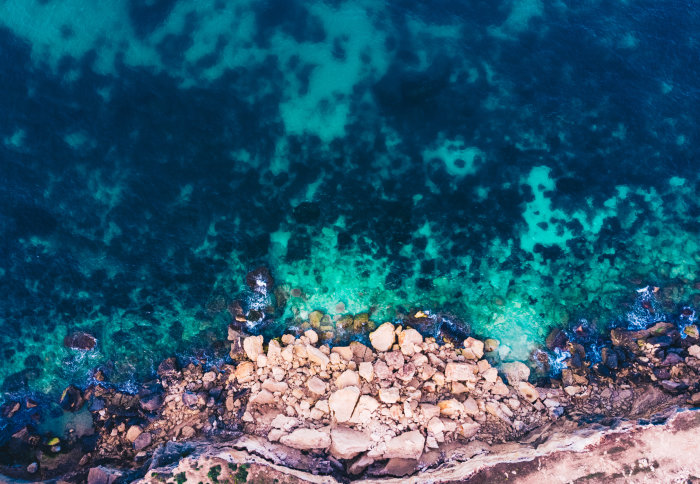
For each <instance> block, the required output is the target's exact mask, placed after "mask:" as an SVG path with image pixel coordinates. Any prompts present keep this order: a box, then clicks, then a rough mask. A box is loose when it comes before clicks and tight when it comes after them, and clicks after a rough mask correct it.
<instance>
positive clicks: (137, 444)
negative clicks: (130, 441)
mask: <svg viewBox="0 0 700 484" xmlns="http://www.w3.org/2000/svg"><path fill="white" fill-rule="evenodd" d="M151 440H152V436H151V434H150V433H149V432H143V433H141V434H139V436H138V437H136V440H134V450H141V449H144V448H146V447H148V446H149V445H151Z"/></svg>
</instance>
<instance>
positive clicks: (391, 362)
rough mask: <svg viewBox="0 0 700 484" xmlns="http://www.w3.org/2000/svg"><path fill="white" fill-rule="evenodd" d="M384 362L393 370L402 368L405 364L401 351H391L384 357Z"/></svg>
mask: <svg viewBox="0 0 700 484" xmlns="http://www.w3.org/2000/svg"><path fill="white" fill-rule="evenodd" d="M384 361H386V364H387V365H388V366H389V368H391V369H392V370H397V369H399V368H401V367H402V366H403V364H404V361H405V360H404V357H403V354H402V353H401V352H400V351H390V352H388V353H386V354H385V355H384Z"/></svg>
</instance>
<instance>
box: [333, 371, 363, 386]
mask: <svg viewBox="0 0 700 484" xmlns="http://www.w3.org/2000/svg"><path fill="white" fill-rule="evenodd" d="M335 386H336V387H338V388H345V387H359V386H360V377H359V375H358V374H357V372H356V371H353V370H345V371H344V372H343V373H341V374H340V376H339V377H338V378H336V380H335Z"/></svg>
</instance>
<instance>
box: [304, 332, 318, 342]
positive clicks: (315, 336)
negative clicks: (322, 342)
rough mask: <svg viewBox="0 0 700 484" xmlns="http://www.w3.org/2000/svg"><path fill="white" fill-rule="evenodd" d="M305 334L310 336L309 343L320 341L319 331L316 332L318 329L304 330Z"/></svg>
mask: <svg viewBox="0 0 700 484" xmlns="http://www.w3.org/2000/svg"><path fill="white" fill-rule="evenodd" d="M304 336H306V337H307V338H309V343H311V344H312V345H315V344H316V343H318V333H316V331H314V330H313V329H307V330H306V331H304Z"/></svg>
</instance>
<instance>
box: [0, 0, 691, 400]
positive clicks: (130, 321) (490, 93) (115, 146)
mask: <svg viewBox="0 0 700 484" xmlns="http://www.w3.org/2000/svg"><path fill="white" fill-rule="evenodd" d="M699 61H700V14H698V10H697V9H696V8H695V6H694V4H692V3H691V2H686V1H661V2H660V1H647V0H639V1H637V0H629V1H617V2H603V1H584V2H581V1H566V0H565V1H557V2H544V1H541V0H510V1H482V0H473V1H468V2H467V1H465V2H458V1H454V0H449V1H445V0H431V1H426V2H408V1H394V2H379V1H376V0H375V1H345V2H343V1H336V0H329V1H307V2H300V1H293V0H271V1H263V0H255V1H248V0H237V1H221V0H198V1H195V0H131V1H129V0H104V1H100V2H94V1H86V0H0V66H1V67H2V70H1V71H0V87H1V89H0V113H1V115H0V230H1V233H2V243H1V244H0V294H1V296H0V361H1V362H2V363H1V364H0V392H1V393H2V394H3V395H4V396H7V395H14V394H17V393H23V392H43V393H49V394H52V393H55V392H60V391H61V390H62V389H63V387H64V386H65V385H66V384H67V383H69V382H75V383H84V382H85V381H87V380H88V379H89V377H90V371H91V369H93V368H95V367H97V366H102V367H103V368H105V369H106V371H107V372H108V373H109V376H110V379H111V380H112V381H113V382H115V383H118V384H121V385H128V384H129V382H132V381H133V380H134V379H135V378H143V377H145V376H147V375H149V374H150V373H152V372H153V369H154V365H157V363H158V361H159V360H160V359H162V358H164V357H167V356H170V355H172V354H173V353H176V354H179V355H181V356H184V357H187V356H202V355H204V356H208V357H217V355H221V354H225V348H224V347H223V345H222V342H221V341H222V338H223V337H224V335H225V331H226V327H227V325H228V323H229V322H230V321H231V312H230V311H229V310H228V308H233V307H234V305H235V303H234V301H239V302H240V306H241V308H242V310H243V311H244V312H247V311H249V310H251V309H253V310H256V311H258V312H260V313H261V314H262V316H263V320H262V321H260V322H258V323H256V324H252V325H251V326H250V328H249V330H251V331H254V332H266V334H270V335H273V334H280V333H281V332H282V331H285V330H286V329H288V328H293V327H297V326H298V325H299V322H300V321H301V320H304V319H305V318H307V317H308V314H309V312H310V311H312V310H322V311H324V312H327V313H329V314H330V315H331V316H332V317H333V318H335V319H338V318H339V317H341V316H342V315H343V314H349V313H350V314H354V313H361V312H371V316H370V317H371V318H372V319H373V320H375V321H378V322H382V321H384V320H392V319H394V318H397V317H400V316H401V315H402V314H406V313H407V312H409V311H412V310H417V309H421V310H423V311H426V312H429V313H430V314H440V315H441V317H443V318H448V319H449V320H450V321H451V322H452V323H453V324H454V325H456V326H458V327H460V328H463V329H464V330H465V331H472V332H474V333H475V334H478V335H481V336H492V337H496V338H498V339H500V340H501V341H502V344H503V345H504V346H506V347H508V348H509V349H510V353H509V354H508V355H505V356H506V357H508V358H513V359H526V358H528V356H529V354H530V352H531V351H532V350H533V349H534V348H536V347H537V346H538V345H541V344H542V342H543V340H544V338H545V337H546V335H547V333H548V332H549V330H550V329H551V328H552V327H555V326H565V327H566V326H569V325H572V324H577V322H578V321H581V320H585V321H587V322H589V323H590V324H593V325H595V326H596V327H598V328H599V329H601V328H605V327H606V326H607V325H609V324H627V323H630V324H633V325H635V324H636V325H640V324H643V323H644V321H645V320H644V318H645V317H646V318H649V317H655V318H658V317H661V316H660V314H662V312H663V311H666V312H669V313H672V312H673V311H674V310H675V309H677V308H678V307H681V306H683V305H690V306H693V305H697V304H698V303H700V284H699V281H700V268H699V263H700V241H699V239H698V235H699V232H700V202H699V200H698V194H699V191H700V176H699V170H698V169H699V168H700V161H699V160H700V158H699V154H700V153H699V150H698V148H697V146H698V145H697V142H698V138H699V137H700V130H699V127H700V125H699V124H698V119H697V114H698V113H699V112H700V105H699V100H700V62H699ZM260 266H265V267H267V268H269V270H270V272H271V274H272V276H273V277H274V280H275V287H276V289H274V290H273V288H269V289H270V290H269V291H267V292H265V293H261V292H259V291H257V292H256V291H252V290H251V289H250V288H249V287H248V286H247V285H246V281H245V276H246V274H247V273H248V272H249V271H250V270H252V269H255V268H256V267H260ZM647 285H651V286H659V287H661V288H662V289H661V290H660V291H659V292H658V293H657V294H658V295H657V296H655V297H656V299H658V305H659V308H660V309H659V312H657V313H655V315H654V316H652V315H650V314H647V313H648V311H647V313H644V310H642V309H640V307H639V305H640V303H639V297H640V296H639V294H644V293H637V292H636V290H637V289H639V288H642V287H645V286H647ZM655 304H656V303H655ZM640 311H641V313H640ZM642 313H643V314H642ZM640 314H641V316H640ZM640 318H642V320H641V321H640ZM76 330H83V331H87V332H89V333H90V334H92V335H94V336H95V337H96V338H97V340H98V341H97V345H96V347H95V349H93V350H91V351H87V352H83V351H78V350H72V349H69V348H66V347H64V345H63V339H64V337H65V336H66V335H67V334H69V333H71V332H73V331H76ZM358 337H359V336H358Z"/></svg>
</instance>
